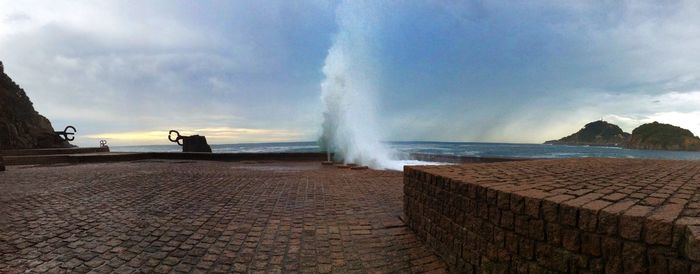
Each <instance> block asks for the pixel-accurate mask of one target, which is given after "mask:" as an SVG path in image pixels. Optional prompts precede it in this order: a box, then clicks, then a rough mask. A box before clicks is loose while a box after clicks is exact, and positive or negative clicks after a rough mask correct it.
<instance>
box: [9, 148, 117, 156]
mask: <svg viewBox="0 0 700 274" xmlns="http://www.w3.org/2000/svg"><path fill="white" fill-rule="evenodd" d="M104 152H109V147H73V148H41V149H13V150H0V156H25V155H52V154H82V153H104Z"/></svg>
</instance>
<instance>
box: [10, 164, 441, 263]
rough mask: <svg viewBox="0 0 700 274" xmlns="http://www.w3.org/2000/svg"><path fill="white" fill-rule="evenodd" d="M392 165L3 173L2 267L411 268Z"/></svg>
mask: <svg viewBox="0 0 700 274" xmlns="http://www.w3.org/2000/svg"><path fill="white" fill-rule="evenodd" d="M402 180H403V179H402V174H401V173H399V172H385V171H372V170H348V169H337V168H334V167H323V166H321V165H320V164H319V163H318V162H285V163H282V162H258V163H255V162H238V163H224V162H205V161H164V160H163V161H155V160H151V161H136V162H121V163H106V164H81V165H54V166H11V167H8V171H5V172H1V173H0V273H19V272H26V271H29V272H50V273H61V272H67V273H87V272H93V273H107V272H117V273H139V272H145V273H150V272H155V273H166V272H175V273H204V272H212V273H227V272H252V273H282V272H285V273H288V272H315V273H328V272H340V273H373V272H384V273H387V272H388V273H397V272H399V273H401V272H404V273H416V272H435V273H440V272H444V268H445V265H444V264H443V262H442V261H440V260H439V259H438V258H437V257H436V256H435V255H433V253H431V252H430V251H428V250H427V249H426V248H425V247H424V246H423V245H422V244H421V243H420V242H419V241H418V240H417V239H416V236H415V235H414V234H413V233H412V232H411V231H410V230H409V229H408V228H407V227H406V226H405V225H404V224H403V222H401V221H400V220H399V218H398V216H400V215H401V213H402V210H403V208H402V199H403V198H402V197H403V181H402Z"/></svg>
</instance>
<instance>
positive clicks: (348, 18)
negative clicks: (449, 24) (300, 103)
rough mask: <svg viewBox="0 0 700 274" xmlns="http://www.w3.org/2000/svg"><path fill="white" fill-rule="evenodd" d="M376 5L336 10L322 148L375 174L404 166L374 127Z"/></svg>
mask: <svg viewBox="0 0 700 274" xmlns="http://www.w3.org/2000/svg"><path fill="white" fill-rule="evenodd" d="M379 5H380V4H377V3H376V2H374V1H343V2H342V3H341V4H340V5H339V7H338V9H337V11H336V20H337V23H338V33H337V34H336V36H335V38H334V41H333V45H332V46H331V48H330V49H329V50H328V55H327V56H326V60H325V65H324V67H323V73H324V75H325V79H324V80H323V82H322V83H321V90H322V93H321V100H322V102H323V105H324V122H323V136H322V137H321V146H322V147H324V148H325V149H327V150H328V151H333V152H334V153H335V158H336V159H335V160H337V161H342V162H343V163H354V164H360V165H366V166H369V167H371V168H375V169H392V170H403V166H404V165H407V164H429V163H427V162H419V161H415V160H399V159H398V154H397V153H395V152H394V151H392V150H390V149H389V148H387V147H386V146H385V145H384V144H383V143H382V142H381V141H380V140H382V139H383V137H384V136H382V134H381V131H380V130H379V126H378V125H377V124H376V122H375V121H376V119H375V118H376V117H375V115H376V113H377V112H376V108H377V105H376V99H377V98H376V94H377V92H378V90H377V88H376V86H377V83H378V80H379V79H380V73H381V71H380V69H379V68H380V66H379V64H378V63H376V60H378V58H376V57H375V56H374V55H373V54H374V53H375V52H377V51H376V50H375V49H374V46H375V44H376V43H375V42H374V41H373V37H377V35H376V32H377V30H378V28H379V27H380V26H381V22H380V18H381V14H379V12H380V11H381V10H382V9H381V6H379Z"/></svg>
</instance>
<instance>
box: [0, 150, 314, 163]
mask: <svg viewBox="0 0 700 274" xmlns="http://www.w3.org/2000/svg"><path fill="white" fill-rule="evenodd" d="M326 157H327V155H326V154H325V153H196V152H146V153H129V152H107V153H81V154H77V153H76V154H48V155H19V156H4V157H3V158H4V159H5V165H8V166H10V165H46V164H79V163H103V162H121V161H137V160H146V159H155V160H201V161H225V162H235V161H318V162H321V161H325V160H326Z"/></svg>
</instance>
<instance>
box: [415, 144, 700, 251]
mask: <svg viewBox="0 0 700 274" xmlns="http://www.w3.org/2000/svg"><path fill="white" fill-rule="evenodd" d="M412 170H416V171H423V172H425V173H429V174H432V175H434V176H436V177H443V178H449V180H442V181H443V182H446V183H447V184H449V186H448V187H450V189H454V190H455V191H458V192H464V194H465V196H466V195H467V194H468V192H470V191H474V189H473V188H475V187H476V186H481V187H483V188H485V189H489V190H495V191H493V192H489V193H492V194H493V195H498V192H502V193H514V194H516V195H519V196H523V197H532V198H537V199H542V200H545V201H550V202H554V203H557V204H563V205H566V206H571V207H577V208H584V209H590V210H595V211H601V212H605V213H611V214H616V215H618V214H619V215H622V216H631V217H634V218H642V219H646V220H647V223H648V224H649V225H650V226H649V228H650V229H653V228H654V227H659V226H661V227H668V226H669V225H680V226H700V161H677V160H642V159H607V158H605V159H604V158H585V159H580V158H579V159H557V160H535V161H519V162H503V163H491V164H471V165H451V166H414V167H407V168H406V171H407V172H411V171H412ZM490 195H491V194H490ZM494 198H497V197H494ZM698 228H700V227H698ZM691 231H693V230H692V229H691ZM650 232H651V231H650ZM698 232H700V229H698ZM693 236H700V233H698V235H691V238H695V237H693ZM698 239H699V240H700V238H698ZM647 242H651V243H654V242H656V240H654V239H647ZM699 248H700V247H699ZM698 253H700V251H699V252H698ZM698 259H700V255H699V258H698Z"/></svg>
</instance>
